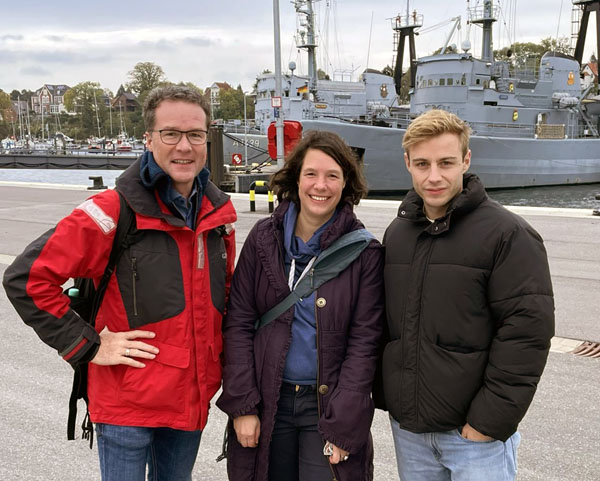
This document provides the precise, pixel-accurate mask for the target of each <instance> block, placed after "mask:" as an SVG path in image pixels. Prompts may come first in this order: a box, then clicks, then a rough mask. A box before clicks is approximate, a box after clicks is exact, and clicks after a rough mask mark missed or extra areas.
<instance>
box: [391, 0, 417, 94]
mask: <svg viewBox="0 0 600 481" xmlns="http://www.w3.org/2000/svg"><path fill="white" fill-rule="evenodd" d="M391 20H392V29H393V30H394V47H396V65H395V67H394V82H395V84H396V93H397V94H398V95H400V90H401V87H402V59H403V57H404V45H405V42H406V38H407V37H408V45H409V50H410V59H409V63H408V66H409V68H410V87H411V88H414V86H415V79H416V76H417V69H416V63H417V51H416V49H415V30H416V29H417V28H419V27H422V26H423V15H419V14H417V11H416V10H415V11H413V13H412V14H411V13H410V8H409V2H408V1H407V2H406V15H404V16H403V15H400V14H398V15H397V16H396V17H395V18H392V19H391Z"/></svg>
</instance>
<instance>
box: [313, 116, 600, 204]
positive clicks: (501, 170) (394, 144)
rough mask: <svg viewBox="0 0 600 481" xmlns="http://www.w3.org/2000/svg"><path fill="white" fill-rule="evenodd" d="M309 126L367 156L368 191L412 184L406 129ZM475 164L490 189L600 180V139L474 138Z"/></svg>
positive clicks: (332, 124)
mask: <svg viewBox="0 0 600 481" xmlns="http://www.w3.org/2000/svg"><path fill="white" fill-rule="evenodd" d="M302 123H303V128H304V131H307V130H313V129H315V130H327V131H331V132H335V133H337V134H339V135H340V136H341V137H342V138H343V139H344V140H345V141H346V142H347V143H348V145H350V146H351V147H353V148H354V149H356V150H357V151H358V153H359V154H360V155H361V157H362V161H363V165H364V172H365V175H366V178H367V182H368V184H369V191H370V192H371V193H375V192H382V193H383V192H385V193H393V192H402V191H406V190H408V189H410V188H411V186H412V183H411V179H410V176H409V174H408V172H407V170H406V167H405V165H404V160H403V156H404V150H403V149H402V138H403V136H404V132H405V131H406V130H405V129H398V128H389V127H374V126H370V125H361V124H351V123H344V122H335V121H323V120H310V121H303V122H302ZM470 145H471V150H472V158H471V168H470V172H473V173H475V174H477V175H478V176H479V177H480V178H481V180H482V181H483V183H484V185H485V186H486V188H488V189H503V188H512V187H533V186H545V185H546V186H547V185H569V184H583V183H596V182H600V139H561V140H549V139H527V138H510V137H491V136H485V137H484V136H477V135H474V136H472V137H471V144H470Z"/></svg>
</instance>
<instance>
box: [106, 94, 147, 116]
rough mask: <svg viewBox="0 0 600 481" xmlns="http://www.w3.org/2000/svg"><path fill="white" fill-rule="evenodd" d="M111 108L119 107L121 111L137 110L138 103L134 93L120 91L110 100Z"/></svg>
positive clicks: (116, 108) (117, 108)
mask: <svg viewBox="0 0 600 481" xmlns="http://www.w3.org/2000/svg"><path fill="white" fill-rule="evenodd" d="M112 106H113V109H115V110H119V109H121V110H122V111H123V112H135V111H136V110H139V108H140V104H139V102H138V100H137V97H136V96H135V94H132V93H131V92H122V93H121V94H120V95H117V96H116V97H115V98H114V99H113V100H112Z"/></svg>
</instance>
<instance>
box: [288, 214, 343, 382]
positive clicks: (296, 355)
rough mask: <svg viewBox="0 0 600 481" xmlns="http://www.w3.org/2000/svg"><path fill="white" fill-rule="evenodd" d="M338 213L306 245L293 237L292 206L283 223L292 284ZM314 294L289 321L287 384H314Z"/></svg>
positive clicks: (294, 225)
mask: <svg viewBox="0 0 600 481" xmlns="http://www.w3.org/2000/svg"><path fill="white" fill-rule="evenodd" d="M336 215H337V211H336V212H335V213H334V214H333V216H332V217H331V219H329V220H328V221H327V222H325V224H323V225H322V226H321V227H319V229H317V231H316V232H315V233H314V234H313V236H312V237H311V238H310V239H309V241H308V242H306V243H305V242H304V241H303V240H302V239H301V238H300V237H297V236H296V235H295V228H296V219H297V217H298V209H297V207H296V205H295V204H294V203H293V202H291V203H290V206H289V208H288V210H287V212H286V213H285V216H284V219H283V222H284V227H283V243H284V247H285V272H286V274H287V275H288V276H289V272H290V268H291V264H292V259H294V261H295V262H294V263H295V270H294V284H295V283H296V282H297V281H298V279H299V278H300V276H301V275H302V272H303V271H304V269H305V268H306V266H307V265H308V263H309V262H310V260H311V259H312V258H313V257H316V256H318V255H319V254H320V253H321V235H322V234H323V232H324V231H325V229H326V228H327V227H328V226H329V225H330V224H331V223H332V222H333V220H334V219H335V217H336ZM315 297H316V291H315V292H313V293H312V294H311V295H310V296H308V297H305V298H304V299H302V300H301V301H298V302H297V303H296V305H295V310H294V319H293V321H292V342H291V344H290V349H289V351H288V353H287V357H286V360H285V367H284V369H283V380H284V381H285V382H289V383H290V384H300V385H313V384H316V383H317V321H316V318H315Z"/></svg>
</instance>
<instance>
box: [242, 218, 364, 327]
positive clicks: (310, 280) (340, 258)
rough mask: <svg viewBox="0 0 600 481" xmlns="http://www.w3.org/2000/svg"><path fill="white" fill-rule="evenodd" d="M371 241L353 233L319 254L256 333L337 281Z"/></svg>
mask: <svg viewBox="0 0 600 481" xmlns="http://www.w3.org/2000/svg"><path fill="white" fill-rule="evenodd" d="M373 239H375V237H374V236H373V234H371V233H370V232H369V231H368V230H366V229H358V230H354V231H352V232H348V233H347V234H344V235H343V236H341V237H340V238H338V239H337V240H336V241H335V242H333V243H332V244H331V245H330V246H329V247H328V248H327V249H325V250H324V251H322V252H321V254H319V256H318V257H317V259H316V260H315V262H314V264H313V265H312V268H311V269H310V271H309V272H308V275H306V276H304V277H303V278H302V279H301V280H300V281H299V282H298V284H297V285H296V287H294V289H293V290H292V292H290V294H289V295H288V296H287V297H286V298H285V299H283V300H282V301H281V302H280V303H279V304H277V305H275V306H274V307H272V308H271V309H269V310H268V311H267V312H266V313H264V314H263V315H262V316H261V317H260V319H258V321H256V324H255V325H254V329H255V330H258V329H260V328H261V327H265V326H266V325H267V324H269V323H270V322H271V321H273V320H274V319H277V318H278V317H279V316H281V315H282V314H283V313H284V312H285V311H287V310H288V309H289V308H290V307H292V306H293V305H294V304H296V302H298V301H301V300H302V299H303V298H305V297H307V296H309V295H310V294H312V293H313V292H314V291H315V290H316V289H318V288H319V287H321V286H322V285H323V284H324V283H325V282H327V281H329V280H331V279H333V278H335V277H337V276H338V275H339V274H340V273H341V272H342V271H344V270H345V269H346V267H348V266H349V265H350V264H351V263H352V262H354V261H355V260H356V259H357V258H358V256H359V255H360V254H361V253H362V251H364V250H365V249H366V248H367V246H368V245H369V244H370V243H371V241H372V240H373Z"/></svg>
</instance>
